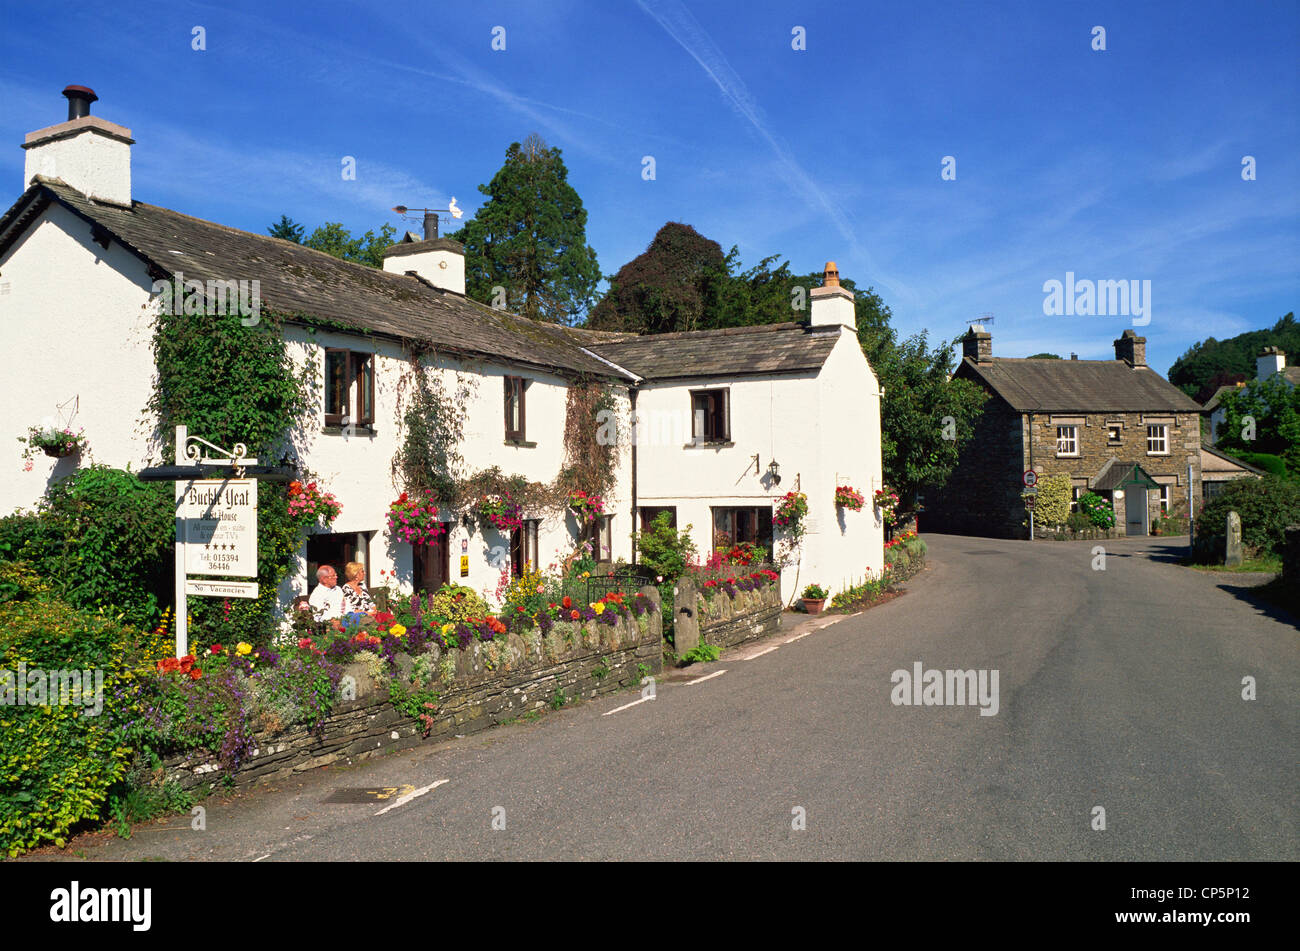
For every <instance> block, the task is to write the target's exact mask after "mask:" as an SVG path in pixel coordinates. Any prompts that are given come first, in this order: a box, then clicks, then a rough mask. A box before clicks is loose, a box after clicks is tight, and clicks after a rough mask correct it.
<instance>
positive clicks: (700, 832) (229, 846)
mask: <svg viewBox="0 0 1300 951" xmlns="http://www.w3.org/2000/svg"><path fill="white" fill-rule="evenodd" d="M927 541H928V542H929V544H930V567H929V568H928V569H927V570H926V571H925V572H924V573H922V574H921V575H919V576H918V577H917V578H915V579H913V580H912V581H911V582H910V583H909V584H908V592H907V594H905V595H904V596H902V597H899V598H896V599H894V600H893V601H890V602H888V603H886V604H883V605H881V606H879V607H877V608H874V609H871V610H869V611H866V612H864V613H862V614H859V615H856V616H853V617H849V618H845V619H843V620H840V621H838V622H837V623H834V624H832V625H829V626H826V627H824V628H821V629H819V630H816V631H815V632H813V633H811V634H809V635H808V636H806V637H802V638H800V639H798V640H794V641H790V642H788V643H784V644H782V645H781V646H780V647H779V648H778V649H776V650H771V651H767V648H769V647H772V646H773V645H775V644H778V643H780V642H781V641H782V640H784V639H785V637H786V636H788V635H785V636H777V637H774V638H771V639H769V640H767V641H765V642H760V643H758V644H756V645H747V646H746V648H744V649H743V650H741V651H738V652H730V653H728V654H726V655H724V656H723V658H722V659H721V660H720V661H719V662H717V663H714V664H709V665H705V666H704V667H700V666H699V665H697V666H696V667H692V668H690V669H689V671H688V672H687V673H686V674H685V675H684V676H683V677H682V679H678V680H670V681H667V682H664V683H662V684H660V686H659V689H658V693H657V698H656V699H655V700H654V701H650V702H644V703H640V704H637V705H635V706H631V707H628V708H627V709H624V710H621V711H619V712H617V713H612V714H610V715H608V716H606V715H604V714H606V713H608V712H609V711H611V710H614V709H615V708H616V707H619V706H621V705H623V704H627V703H629V702H630V701H632V700H635V699H637V697H638V694H636V693H633V692H627V693H621V694H616V695H613V696H609V697H604V698H601V699H599V700H597V701H593V702H589V703H585V704H581V705H579V706H576V707H572V708H568V709H565V710H562V711H559V712H558V713H547V714H546V715H545V716H544V717H542V718H541V719H540V720H539V721H537V722H534V723H519V724H515V725H509V726H505V727H500V728H496V729H493V730H491V731H488V732H487V733H484V734H479V735H478V736H476V737H470V738H468V739H462V740H455V741H451V742H447V743H442V744H438V745H431V746H429V747H426V748H423V749H419V750H414V751H410V752H408V753H404V754H397V755H393V756H389V757H384V758H382V759H380V760H372V761H370V762H368V763H365V764H362V765H361V766H359V767H356V768H351V769H334V768H331V769H324V770H317V771H314V772H313V773H312V774H310V775H307V776H304V777H302V778H300V779H295V780H293V781H292V782H289V783H281V784H277V785H272V786H270V787H263V788H260V789H257V790H254V791H250V792H248V793H242V794H239V795H236V796H233V797H230V798H228V799H224V800H223V799H220V798H214V799H210V800H209V801H208V802H207V803H206V804H205V805H206V808H207V816H206V820H207V828H206V830H205V831H192V830H191V829H190V826H189V821H188V818H180V817H177V818H172V819H169V820H163V821H161V822H160V823H155V824H149V825H143V826H140V827H137V830H136V833H135V835H134V837H133V838H132V839H131V840H129V841H124V840H118V839H114V838H109V837H97V838H94V839H86V838H83V839H80V840H78V841H77V842H76V843H74V848H75V850H76V851H77V852H79V853H80V854H81V855H82V856H84V857H85V858H88V859H118V860H120V859H156V858H168V859H178V860H186V859H199V860H203V859H225V860H266V861H286V860H288V861H291V860H297V859H325V860H347V859H379V860H404V859H411V860H427V859H470V860H473V859H497V858H501V859H796V860H798V859H885V860H910V859H949V860H979V859H994V860H1005V859H1061V860H1081V861H1128V860H1165V859H1177V860H1224V859H1228V860H1232V859H1275V860H1290V861H1295V860H1296V859H1297V857H1300V856H1298V852H1300V850H1298V849H1297V813H1298V810H1297V794H1296V790H1297V788H1298V785H1297V778H1298V777H1297V769H1296V760H1297V750H1298V749H1300V744H1298V743H1297V722H1296V709H1297V707H1296V698H1297V686H1298V682H1300V676H1298V672H1300V661H1298V660H1297V656H1298V655H1297V650H1296V646H1297V637H1298V634H1300V632H1298V631H1297V628H1296V627H1295V626H1294V623H1293V621H1292V620H1291V619H1288V618H1285V617H1276V616H1270V615H1269V614H1268V613H1266V612H1265V611H1263V610H1261V609H1260V608H1258V607H1255V606H1254V605H1253V604H1252V603H1251V602H1250V601H1249V600H1247V599H1244V598H1243V597H1241V596H1240V594H1239V593H1236V592H1233V591H1231V590H1227V589H1226V588H1225V586H1231V585H1235V584H1238V583H1240V581H1241V579H1240V578H1239V577H1233V576H1226V575H1221V574H1218V575H1216V574H1205V573H1200V572H1195V571H1192V570H1190V569H1186V568H1182V567H1179V566H1176V565H1174V564H1172V563H1171V562H1170V561H1169V560H1168V552H1169V551H1170V550H1171V549H1172V548H1173V547H1174V544H1175V543H1171V542H1169V541H1166V540H1161V539H1151V540H1132V541H1128V540H1123V541H1117V542H1109V543H1107V546H1106V550H1107V558H1106V568H1105V570H1104V571H1099V570H1094V568H1093V562H1094V556H1093V554H1092V551H1091V546H1090V545H1087V544H1083V543H1051V542H1040V543H1036V544H1030V543H1027V542H1008V541H994V540H989V539H976V538H960V537H955V536H927ZM1183 541H1184V542H1185V540H1183ZM760 651H766V652H765V653H762V654H761V655H759V656H754V655H756V654H759V652H760ZM918 661H919V662H921V663H922V664H923V665H924V667H925V668H927V669H929V668H938V669H949V668H951V669H986V670H996V671H998V674H999V679H998V686H999V696H998V701H999V709H998V712H997V714H996V715H995V716H981V715H980V712H979V709H978V708H977V707H976V706H970V705H966V706H924V705H918V706H902V705H895V704H893V703H892V702H891V691H892V690H893V684H892V682H891V672H893V671H894V670H896V669H904V670H907V671H909V672H910V671H911V670H912V668H913V664H914V663H915V662H918ZM724 670H725V673H722V674H721V675H720V676H714V677H712V678H710V679H708V680H704V681H700V682H698V683H686V679H688V678H689V679H695V678H697V677H701V676H704V675H706V674H710V673H716V672H718V671H724ZM1246 676H1251V677H1254V678H1255V680H1256V683H1257V691H1258V695H1257V699H1254V700H1243V699H1242V690H1243V687H1242V678H1243V677H1246ZM439 780H445V782H444V783H442V784H441V785H438V786H436V787H434V788H430V789H427V791H424V792H422V793H421V794H420V795H417V796H415V797H413V798H410V799H409V800H408V801H405V802H403V803H402V804H400V805H397V804H396V803H397V802H398V799H397V797H393V798H390V799H389V800H386V801H383V802H371V803H366V804H326V803H323V802H322V800H323V799H325V798H326V797H327V796H328V795H329V794H330V793H332V792H333V791H334V790H335V789H337V788H339V787H358V786H375V787H378V786H399V787H410V788H411V789H412V790H413V791H419V790H424V789H425V788H426V787H429V786H431V785H432V784H434V783H436V782H438V781H439ZM388 806H393V808H391V809H388V811H386V812H384V813H382V814H377V813H379V812H380V810H381V809H384V808H386V807H388ZM1097 806H1101V807H1103V808H1104V810H1105V821H1106V828H1105V830H1104V831H1103V830H1096V829H1093V828H1092V825H1093V824H1094V821H1095V820H1094V807H1097ZM497 807H499V809H498V808H497ZM796 808H797V809H801V810H803V815H804V816H805V818H806V828H804V829H795V828H793V826H794V825H795V824H796V818H797V814H796ZM494 809H495V810H496V811H495V812H494ZM494 818H495V820H496V825H498V826H500V825H502V824H503V823H502V820H504V828H503V829H501V828H498V829H494V828H493V824H494ZM63 854H64V855H66V853H63ZM46 857H47V858H48V857H50V856H48V855H47V856H46Z"/></svg>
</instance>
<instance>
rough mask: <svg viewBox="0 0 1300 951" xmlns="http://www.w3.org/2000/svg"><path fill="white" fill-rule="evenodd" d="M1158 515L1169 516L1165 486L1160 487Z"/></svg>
mask: <svg viewBox="0 0 1300 951" xmlns="http://www.w3.org/2000/svg"><path fill="white" fill-rule="evenodd" d="M1160 514H1161V515H1168V514H1169V486H1167V485H1162V486H1161V487H1160Z"/></svg>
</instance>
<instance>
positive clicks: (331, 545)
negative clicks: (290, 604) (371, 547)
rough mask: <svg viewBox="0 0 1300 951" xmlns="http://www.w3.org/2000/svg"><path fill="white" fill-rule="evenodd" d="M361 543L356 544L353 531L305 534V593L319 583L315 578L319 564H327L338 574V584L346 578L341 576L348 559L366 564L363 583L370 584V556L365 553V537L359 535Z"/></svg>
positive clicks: (356, 539)
mask: <svg viewBox="0 0 1300 951" xmlns="http://www.w3.org/2000/svg"><path fill="white" fill-rule="evenodd" d="M360 541H361V542H362V544H361V545H358V544H357V542H358V535H357V534H356V533H355V532H348V533H346V534H341V535H308V536H307V593H308V594H311V592H312V591H313V590H314V589H315V588H316V585H317V584H318V583H319V582H317V580H316V569H317V568H319V567H320V566H321V565H329V566H330V567H331V568H333V569H334V570H335V571H336V572H337V573H338V576H339V584H342V583H343V582H344V581H346V580H347V579H346V578H344V577H343V568H344V566H346V565H347V563H348V562H350V561H359V562H361V563H362V564H364V565H365V566H366V578H365V579H364V580H363V582H362V583H363V584H365V585H369V584H370V577H369V575H370V557H369V555H368V554H367V547H368V546H367V544H366V541H367V539H366V537H365V536H364V535H362V536H360Z"/></svg>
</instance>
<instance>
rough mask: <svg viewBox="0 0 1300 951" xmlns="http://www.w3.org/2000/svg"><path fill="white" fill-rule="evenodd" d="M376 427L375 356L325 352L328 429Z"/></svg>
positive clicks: (352, 352)
mask: <svg viewBox="0 0 1300 951" xmlns="http://www.w3.org/2000/svg"><path fill="white" fill-rule="evenodd" d="M374 424H375V355H374V354H373V353H359V352H357V351H355V350H339V349H335V348H332V347H331V348H328V349H326V351H325V425H326V426H348V425H353V426H373V425H374Z"/></svg>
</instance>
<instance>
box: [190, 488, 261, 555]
mask: <svg viewBox="0 0 1300 951" xmlns="http://www.w3.org/2000/svg"><path fill="white" fill-rule="evenodd" d="M179 489H180V490H181V492H182V493H183V494H182V496H181V500H180V505H179V507H178V512H177V515H178V516H179V518H180V521H181V522H182V523H183V527H184V532H185V537H184V539H183V542H184V545H185V570H186V571H187V572H190V573H192V574H197V575H228V576H230V577H232V578H256V577H257V483H256V482H254V481H253V480H252V479H229V480H226V481H222V480H220V479H202V480H196V481H194V482H189V483H180V484H179Z"/></svg>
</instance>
